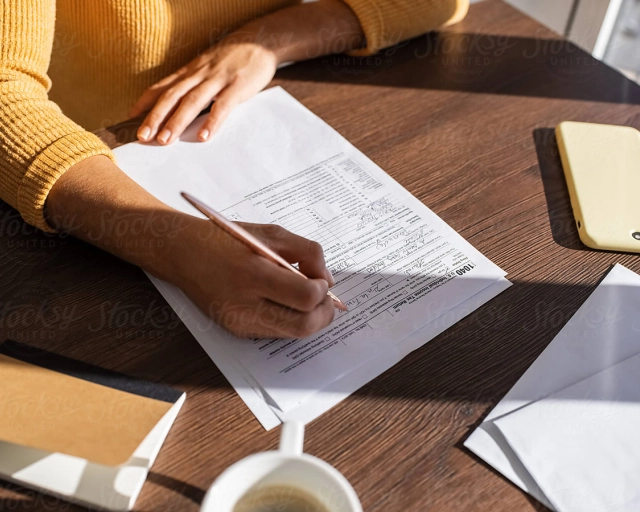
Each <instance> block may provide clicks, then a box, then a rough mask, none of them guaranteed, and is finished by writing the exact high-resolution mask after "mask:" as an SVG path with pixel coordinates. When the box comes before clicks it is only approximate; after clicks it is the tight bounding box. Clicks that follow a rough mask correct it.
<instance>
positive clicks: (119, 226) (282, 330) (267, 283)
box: [45, 156, 334, 337]
mask: <svg viewBox="0 0 640 512" xmlns="http://www.w3.org/2000/svg"><path fill="white" fill-rule="evenodd" d="M45 211H46V216H47V220H48V222H49V223H50V224H51V225H52V226H53V227H55V228H57V229H60V230H63V231H66V232H68V233H70V234H72V235H74V236H76V237H78V238H81V239H82V240H85V241H87V242H89V243H91V244H93V245H95V246H97V247H100V248H102V249H104V250H106V251H109V252H111V253H112V254H115V255H116V256H118V257H120V258H122V259H125V260H127V261H129V262H131V263H133V264H135V265H138V266H140V267H142V268H143V269H144V270H147V271H148V272H150V273H151V274H153V275H155V276H157V277H159V278H161V279H164V280H165V281H169V282H170V283H172V284H174V285H176V286H178V287H180V288H181V289H182V290H183V291H184V292H185V293H186V294H187V296H188V297H189V298H190V299H191V300H192V301H193V302H195V303H196V305H197V306H198V307H199V308H200V309H201V310H202V311H203V312H204V313H205V314H207V315H209V316H210V317H211V318H213V319H214V320H215V321H217V322H218V323H220V324H221V325H222V326H223V327H225V328H227V329H228V330H229V331H231V332H232V333H234V334H237V335H239V336H243V337H246V336H256V337H257V336H261V337H300V336H307V335H309V334H312V333H313V332H315V331H317V330H319V329H321V328H323V327H325V326H326V325H328V324H329V323H330V322H331V320H332V319H333V314H334V309H333V302H332V301H331V299H330V298H329V297H328V296H327V289H328V287H329V286H330V285H333V279H332V277H331V274H330V273H329V271H328V270H327V267H326V265H325V262H324V257H323V255H322V249H321V248H320V246H319V245H318V244H317V243H315V242H312V241H310V240H307V239H305V238H302V237H299V236H297V235H294V234H293V233H290V232H289V231H286V230H285V229H283V228H280V227H278V226H273V225H260V224H243V227H244V228H245V229H247V230H249V231H250V232H251V233H253V235H254V236H256V237H258V238H260V239H261V240H262V241H263V242H264V243H266V244H267V245H268V246H269V247H271V249H273V250H274V251H276V252H277V253H278V254H280V255H281V256H282V257H283V258H285V259H286V260H287V261H289V262H291V263H298V264H299V268H300V270H301V271H302V272H303V273H304V274H305V275H307V276H309V278H310V279H304V278H302V277H300V276H298V275H296V274H294V273H293V272H289V271H288V270H286V269H284V268H281V267H279V266H278V265H276V264H275V263H272V262H270V261H268V260H267V259H265V258H263V257H262V256H258V255H257V254H255V253H254V252H252V251H251V250H250V249H249V248H248V247H246V246H245V245H244V244H243V243H241V242H239V241H237V240H236V239H235V238H233V237H232V236H231V235H228V234H227V233H225V232H224V231H222V230H221V229H220V228H218V227H217V226H215V225H214V224H213V223H212V222H210V221H208V220H204V219H201V218H198V217H193V216H191V215H187V214H185V213H181V212H178V211H176V210H174V209H172V208H170V207H168V206H167V205H166V204H164V203H162V202H161V201H159V200H158V199H156V198H155V197H153V196H152V195H151V194H149V193H148V192H147V191H146V190H144V189H143V188H142V187H140V186H139V185H138V184H137V183H135V182H134V181H133V180H131V179H130V178H129V177H128V176H127V175H126V174H124V173H123V172H122V171H121V170H120V169H118V167H117V166H116V165H115V164H114V163H113V162H112V161H111V160H109V159H108V158H106V157H104V156H95V157H91V158H87V159H86V160H83V161H81V162H79V163H78V164H76V165H75V166H73V167H72V168H71V169H69V170H68V171H67V172H66V173H65V174H63V175H62V176H61V177H60V178H59V179H58V181H57V182H56V183H55V185H54V186H53V188H52V189H51V192H50V193H49V197H48V199H47V203H46V210H45ZM328 283H329V284H328Z"/></svg>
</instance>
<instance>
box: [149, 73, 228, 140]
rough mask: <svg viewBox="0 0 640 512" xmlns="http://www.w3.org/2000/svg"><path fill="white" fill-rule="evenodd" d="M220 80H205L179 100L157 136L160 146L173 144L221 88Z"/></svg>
mask: <svg viewBox="0 0 640 512" xmlns="http://www.w3.org/2000/svg"><path fill="white" fill-rule="evenodd" d="M223 85H224V82H222V81H220V80H215V79H212V80H207V81H206V82H203V83H201V84H200V85H198V86H197V87H194V88H193V89H191V91H189V92H188V93H187V94H185V95H184V97H183V98H182V99H181V100H180V105H179V106H178V108H177V109H176V111H175V112H174V113H173V114H172V115H171V117H170V118H169V120H168V121H167V122H166V123H165V125H164V127H163V128H162V129H161V130H160V133H159V134H158V142H160V144H171V143H172V142H175V141H176V140H177V138H178V137H180V135H182V133H183V132H184V130H185V129H186V128H187V126H189V125H190V124H191V122H192V121H193V120H194V119H195V118H196V117H197V116H198V114H199V113H200V112H201V111H202V109H204V108H205V107H206V106H207V105H208V104H209V103H211V100H212V98H213V97H214V96H215V95H216V94H217V93H218V92H219V91H220V89H221V88H222V87H223Z"/></svg>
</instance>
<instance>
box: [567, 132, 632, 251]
mask: <svg viewBox="0 0 640 512" xmlns="http://www.w3.org/2000/svg"><path fill="white" fill-rule="evenodd" d="M556 138H557V140H558V147H559V149H560V157H561V159H562V167H563V169H564V175H565V178H566V180H567V185H568V186H569V195H570V197H571V207H572V208H573V216H574V217H575V220H576V225H577V226H578V233H579V234H580V240H582V242H583V243H584V244H585V245H587V246H589V247H592V248H594V249H601V250H609V251H624V252H640V131H638V130H636V129H635V128H630V127H627V126H610V125H603V124H591V123H576V122H571V121H566V122H564V123H561V124H559V125H558V127H557V128H556Z"/></svg>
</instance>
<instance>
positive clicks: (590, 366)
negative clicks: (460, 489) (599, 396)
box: [464, 265, 640, 509]
mask: <svg viewBox="0 0 640 512" xmlns="http://www.w3.org/2000/svg"><path fill="white" fill-rule="evenodd" d="M638 311H640V276H638V275H637V274H635V273H634V272H632V271H630V270H628V269H627V268H625V267H623V266H622V265H616V266H615V267H613V268H612V269H611V271H610V272H609V273H608V274H607V276H606V277H605V278H604V279H603V280H602V282H601V283H600V285H599V286H598V287H597V288H596V290H595V291H594V292H593V293H592V294H591V296H590V297H589V298H588V299H587V300H586V301H585V303H584V304H583V305H582V306H581V307H580V309H578V311H577V312H576V313H575V315H574V316H573V317H572V318H571V319H570V320H569V322H568V323H567V324H566V325H565V326H564V327H563V328H562V330H561V331H560V332H559V333H558V335H557V336H556V337H555V338H554V340H553V341H552V342H551V343H550V344H549V346H548V347H547V348H546V349H545V350H544V352H543V353H542V354H541V355H540V356H539V357H538V359H537V360H536V361H535V362H534V363H533V365H532V366H531V367H530V368H529V369H528V370H527V371H526V372H525V374H524V375H523V376H522V377H521V378H520V380H518V382H517V383H516V384H515V385H514V387H513V388H512V389H511V390H510V391H509V393H507V395H506V396H505V397H504V398H503V399H502V401H501V402H500V403H499V404H498V405H497V406H496V407H495V408H494V409H493V410H492V411H491V412H490V413H489V415H488V416H487V418H486V419H485V421H484V422H483V423H482V424H481V425H480V426H479V427H478V428H477V429H476V430H475V431H474V432H473V434H472V435H471V436H470V437H469V438H468V439H467V440H466V441H465V443H464V445H465V446H466V447H467V448H469V449H470V450H471V451H473V452H474V453H476V454H477V455H478V456H479V457H481V458H482V459H484V460H485V461H486V462H487V463H489V464H490V465H491V466H493V467H494V468H495V469H496V470H498V471H499V472H501V473H502V474H503V475H504V476H505V477H507V478H508V479H509V480H511V481H512V482H513V483H515V484H516V485H518V486H519V487H520V488H522V489H523V490H525V491H527V492H528V493H529V494H531V495H532V496H534V497H535V498H536V499H538V500H539V501H540V502H542V503H544V504H545V505H546V506H547V507H549V508H551V509H554V507H553V505H552V503H551V502H550V500H549V497H547V496H546V494H545V493H544V491H543V490H542V489H541V488H540V486H539V485H538V483H537V482H536V480H535V478H534V477H533V476H532V475H531V474H530V472H529V471H528V469H527V468H526V466H525V465H524V464H523V463H522V461H521V460H520V459H519V457H518V456H517V454H516V453H515V452H514V451H513V449H512V447H511V446H510V445H509V443H508V442H507V440H506V439H505V437H504V434H503V433H502V432H501V431H500V430H499V429H498V427H497V426H496V420H498V419H499V418H506V417H507V416H508V415H509V414H511V413H514V411H518V410H520V409H524V408H527V406H529V404H531V403H533V402H536V401H538V400H541V399H543V398H545V397H548V396H550V395H552V394H553V393H557V392H561V391H562V390H565V389H566V388H568V387H569V386H572V385H574V384H576V383H579V382H581V381H583V380H584V379H587V378H589V377H591V376H593V375H595V374H597V373H599V372H601V371H603V370H606V369H607V368H610V367H612V366H614V365H616V364H618V363H620V362H622V361H625V360H627V359H628V358H630V357H632V356H635V355H637V354H640V316H639V315H638ZM582 405H583V406H584V407H588V402H584V403H582ZM548 464H549V467H550V466H551V465H552V464H553V461H552V460H548Z"/></svg>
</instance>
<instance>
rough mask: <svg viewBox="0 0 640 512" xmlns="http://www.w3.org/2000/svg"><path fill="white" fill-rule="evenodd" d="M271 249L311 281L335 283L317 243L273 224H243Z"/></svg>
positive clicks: (331, 284) (330, 284)
mask: <svg viewBox="0 0 640 512" xmlns="http://www.w3.org/2000/svg"><path fill="white" fill-rule="evenodd" d="M243 227H244V228H245V229H248V230H249V231H251V232H252V233H253V234H254V235H255V236H257V237H259V238H260V239H261V240H262V241H263V242H264V243H266V244H267V245H268V246H269V247H270V248H271V249H273V250H274V251H276V252H277V253H278V254H279V255H280V256H282V257H283V258H284V259H286V260H287V261H288V262H290V263H298V267H299V268H300V272H302V273H303V274H304V275H305V276H307V277H310V278H312V279H324V280H326V281H327V282H328V283H329V286H333V285H334V284H335V281H334V279H333V276H332V275H331V272H330V271H329V269H328V268H327V265H326V263H325V261H324V253H323V251H322V246H321V245H320V244H319V243H318V242H314V241H313V240H309V239H307V238H304V237H301V236H298V235H295V234H293V233H291V232H290V231H288V230H286V229H284V228H282V227H280V226H277V225H275V224H243Z"/></svg>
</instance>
